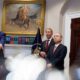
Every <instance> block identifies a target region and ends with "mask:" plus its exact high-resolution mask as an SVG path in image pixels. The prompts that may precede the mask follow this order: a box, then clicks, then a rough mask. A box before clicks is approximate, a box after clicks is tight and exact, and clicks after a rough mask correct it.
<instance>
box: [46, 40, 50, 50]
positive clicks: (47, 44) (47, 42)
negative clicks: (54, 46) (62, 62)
mask: <svg viewBox="0 0 80 80" xmlns="http://www.w3.org/2000/svg"><path fill="white" fill-rule="evenodd" d="M48 47H49V40H46V51H47V50H48Z"/></svg>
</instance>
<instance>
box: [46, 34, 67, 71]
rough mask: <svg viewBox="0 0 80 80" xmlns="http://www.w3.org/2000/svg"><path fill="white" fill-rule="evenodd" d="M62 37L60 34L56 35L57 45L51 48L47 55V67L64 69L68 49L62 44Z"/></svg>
mask: <svg viewBox="0 0 80 80" xmlns="http://www.w3.org/2000/svg"><path fill="white" fill-rule="evenodd" d="M61 41H62V35H61V34H60V33H56V34H54V42H55V45H53V46H51V48H50V50H49V51H48V54H47V59H48V64H47V67H54V68H57V69H59V70H63V69H64V58H65V56H66V53H67V47H66V46H64V45H63V44H62V43H61Z"/></svg>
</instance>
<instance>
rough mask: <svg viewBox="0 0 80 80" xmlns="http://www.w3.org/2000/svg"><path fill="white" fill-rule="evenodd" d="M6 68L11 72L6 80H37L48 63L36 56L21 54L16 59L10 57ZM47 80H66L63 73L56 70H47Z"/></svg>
mask: <svg viewBox="0 0 80 80" xmlns="http://www.w3.org/2000/svg"><path fill="white" fill-rule="evenodd" d="M6 68H7V69H8V70H9V71H10V73H9V74H8V75H7V77H6V80H37V78H38V76H39V75H40V73H41V72H42V71H44V70H45V69H46V61H45V60H44V59H43V58H40V57H38V56H36V55H29V56H25V55H24V53H21V54H19V55H17V56H15V57H11V56H10V57H9V58H8V59H7V61H6ZM44 77H45V80H66V78H65V75H64V73H63V72H61V71H58V70H55V69H47V71H46V73H45V76H44Z"/></svg>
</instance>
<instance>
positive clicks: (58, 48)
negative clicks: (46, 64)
mask: <svg viewBox="0 0 80 80" xmlns="http://www.w3.org/2000/svg"><path fill="white" fill-rule="evenodd" d="M61 47H62V44H60V45H59V46H58V47H57V48H56V50H55V51H54V53H53V54H54V55H55V54H57V52H58V51H59V50H60V49H61ZM53 49H54V48H53Z"/></svg>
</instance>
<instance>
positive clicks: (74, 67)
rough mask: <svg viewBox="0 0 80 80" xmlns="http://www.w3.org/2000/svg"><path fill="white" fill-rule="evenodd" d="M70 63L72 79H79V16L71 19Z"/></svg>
mask: <svg viewBox="0 0 80 80" xmlns="http://www.w3.org/2000/svg"><path fill="white" fill-rule="evenodd" d="M70 65H71V66H70V74H71V78H72V80H80V18H75V19H72V20H71V43H70Z"/></svg>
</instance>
